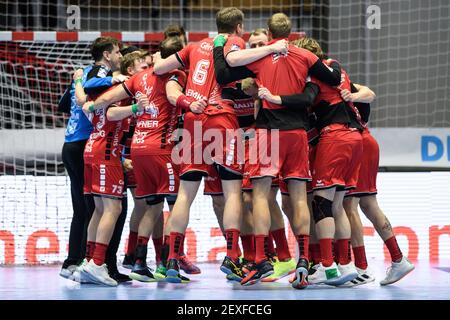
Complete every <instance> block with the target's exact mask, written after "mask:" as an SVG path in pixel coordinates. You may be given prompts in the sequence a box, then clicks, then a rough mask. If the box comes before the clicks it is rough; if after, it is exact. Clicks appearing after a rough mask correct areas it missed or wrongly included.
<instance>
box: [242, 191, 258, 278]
mask: <svg viewBox="0 0 450 320" xmlns="http://www.w3.org/2000/svg"><path fill="white" fill-rule="evenodd" d="M252 201H253V200H252V192H251V191H244V192H243V193H242V222H241V242H242V249H243V251H244V259H243V261H242V270H243V271H244V272H245V273H249V272H250V270H252V269H253V267H254V265H255V233H254V226H253V214H252V207H253V204H252Z"/></svg>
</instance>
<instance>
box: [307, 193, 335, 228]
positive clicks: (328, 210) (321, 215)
mask: <svg viewBox="0 0 450 320" xmlns="http://www.w3.org/2000/svg"><path fill="white" fill-rule="evenodd" d="M332 205H333V201H330V200H328V199H325V198H323V197H321V196H314V198H313V201H312V209H313V218H314V222H315V223H317V222H319V221H320V220H322V219H325V218H333V210H332Z"/></svg>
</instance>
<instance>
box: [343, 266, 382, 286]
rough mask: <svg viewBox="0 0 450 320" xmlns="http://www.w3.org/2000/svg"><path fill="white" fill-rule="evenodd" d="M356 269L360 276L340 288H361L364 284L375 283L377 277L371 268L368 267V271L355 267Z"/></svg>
mask: <svg viewBox="0 0 450 320" xmlns="http://www.w3.org/2000/svg"><path fill="white" fill-rule="evenodd" d="M355 268H356V271H358V276H357V277H356V278H355V279H353V280H352V281H349V282H346V283H344V284H343V285H341V286H340V287H343V288H350V287H356V286H360V285H362V284H366V283H370V282H373V281H375V276H374V275H373V274H372V272H371V271H370V270H369V267H367V268H366V269H360V268H358V267H355Z"/></svg>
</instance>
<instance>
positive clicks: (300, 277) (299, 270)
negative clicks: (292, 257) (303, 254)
mask: <svg viewBox="0 0 450 320" xmlns="http://www.w3.org/2000/svg"><path fill="white" fill-rule="evenodd" d="M308 267H309V262H308V260H307V259H305V258H300V259H298V262H297V267H296V268H295V277H294V280H293V281H292V288H294V289H305V288H306V287H307V286H308V280H307V279H308Z"/></svg>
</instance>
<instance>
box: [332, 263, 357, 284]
mask: <svg viewBox="0 0 450 320" xmlns="http://www.w3.org/2000/svg"><path fill="white" fill-rule="evenodd" d="M338 269H339V272H340V273H341V277H340V278H339V282H340V284H336V285H337V286H339V285H343V284H344V283H346V282H349V281H352V280H353V279H355V278H356V277H357V276H358V271H357V270H356V267H355V264H354V263H353V261H350V262H349V263H347V264H338Z"/></svg>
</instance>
